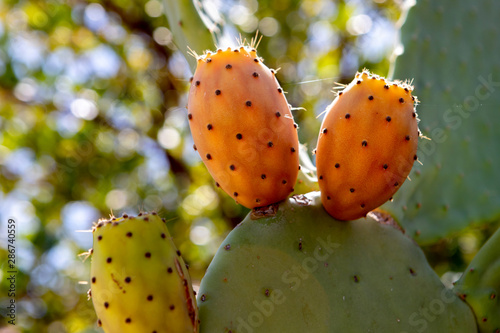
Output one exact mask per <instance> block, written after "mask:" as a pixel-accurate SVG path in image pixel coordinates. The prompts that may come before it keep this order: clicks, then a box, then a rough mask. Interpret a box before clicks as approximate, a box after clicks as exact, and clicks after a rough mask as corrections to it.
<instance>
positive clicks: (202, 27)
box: [163, 0, 220, 72]
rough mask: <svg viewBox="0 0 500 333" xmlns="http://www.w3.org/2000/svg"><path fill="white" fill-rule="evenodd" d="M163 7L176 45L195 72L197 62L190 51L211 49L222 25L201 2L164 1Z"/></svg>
mask: <svg viewBox="0 0 500 333" xmlns="http://www.w3.org/2000/svg"><path fill="white" fill-rule="evenodd" d="M163 5H164V8H165V15H166V17H167V20H168V25H169V28H170V31H171V32H172V37H173V40H174V43H175V45H176V46H177V47H178V48H179V50H180V51H181V52H182V53H183V54H184V57H185V58H186V59H187V61H188V62H189V64H190V66H191V70H192V71H193V72H194V70H195V68H196V61H195V60H194V59H193V58H192V57H190V56H188V53H189V49H190V48H191V49H193V50H194V51H196V52H203V51H205V50H208V49H210V48H211V47H212V45H213V43H214V41H216V40H217V36H218V35H219V34H220V23H218V22H216V21H214V20H212V19H211V17H210V16H209V15H208V14H207V13H206V11H205V8H204V7H203V3H202V2H201V1H193V0H164V1H163ZM214 10H215V9H214V8H212V11H214Z"/></svg>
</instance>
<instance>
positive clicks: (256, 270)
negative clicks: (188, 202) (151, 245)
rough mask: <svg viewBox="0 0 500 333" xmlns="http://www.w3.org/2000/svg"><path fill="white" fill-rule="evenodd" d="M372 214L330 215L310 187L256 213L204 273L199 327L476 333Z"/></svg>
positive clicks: (410, 249)
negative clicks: (346, 217) (342, 217)
mask: <svg viewBox="0 0 500 333" xmlns="http://www.w3.org/2000/svg"><path fill="white" fill-rule="evenodd" d="M275 207H277V205H275ZM259 214H264V215H266V216H267V217H264V218H260V219H258V220H254V218H256V217H258V216H259ZM377 219H379V220H375V219H374V217H373V216H370V217H368V218H367V219H361V220H356V221H352V222H345V221H343V222H341V221H338V220H335V219H333V218H331V217H330V216H329V215H328V214H327V213H326V211H325V210H324V209H323V207H322V205H321V202H320V197H319V194H318V193H317V192H316V193H309V194H307V195H304V196H297V197H292V198H290V199H288V200H287V201H285V202H283V203H281V204H280V205H279V209H278V210H277V211H274V213H273V210H270V211H266V212H263V211H254V212H253V213H252V215H249V216H248V217H247V218H246V219H245V220H244V221H243V222H242V223H241V224H240V225H239V226H237V227H236V228H235V229H234V230H233V231H232V232H231V233H230V234H229V236H228V237H227V238H226V239H225V240H224V242H223V243H222V245H221V247H220V248H219V250H218V252H217V254H216V255H215V258H214V260H213V261H212V263H211V265H210V266H209V268H208V270H207V273H206V275H205V277H204V278H203V281H202V283H201V286H200V291H199V293H198V304H199V309H200V319H201V326H200V329H201V331H203V332H237V333H240V332H245V333H247V332H317V333H321V332H424V331H426V332H454V333H456V332H464V333H471V332H476V323H475V319H474V315H473V314H472V312H471V310H470V308H469V307H468V306H467V305H466V304H465V303H464V302H463V301H462V300H460V299H459V298H458V297H457V296H456V295H455V294H454V293H453V292H452V291H450V290H447V289H445V287H444V286H443V284H442V283H441V282H440V280H439V278H438V276H437V275H436V274H435V273H434V272H433V270H432V269H431V267H430V266H429V265H428V264H427V261H426V259H425V256H424V254H423V252H422V251H421V250H420V249H419V247H418V246H417V245H416V244H415V243H414V242H413V241H412V240H410V239H409V238H408V237H406V236H405V235H403V234H402V233H401V231H400V230H397V229H395V228H394V227H393V226H391V225H388V224H384V222H383V221H385V219H384V218H382V217H380V218H377Z"/></svg>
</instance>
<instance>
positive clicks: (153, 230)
mask: <svg viewBox="0 0 500 333" xmlns="http://www.w3.org/2000/svg"><path fill="white" fill-rule="evenodd" d="M93 235H94V246H93V250H92V264H91V295H92V302H93V304H94V308H95V310H96V313H97V316H98V318H99V319H98V325H99V326H102V328H103V329H104V331H105V332H106V333H136V332H156V333H174V332H175V333H177V332H182V333H188V332H191V333H193V332H197V329H198V318H197V311H196V310H197V308H196V302H195V298H194V293H193V290H192V287H191V280H190V277H189V273H188V271H187V268H186V267H185V263H184V261H183V260H182V258H181V254H180V252H179V251H177V249H176V248H175V245H174V243H173V242H172V240H171V237H170V235H169V233H168V229H167V226H166V225H165V222H164V221H162V219H160V218H159V217H158V216H157V215H156V214H154V213H152V214H141V215H140V216H138V217H129V216H126V215H124V216H123V217H122V218H113V219H111V220H101V221H99V222H98V223H97V224H96V225H95V226H94V228H93Z"/></svg>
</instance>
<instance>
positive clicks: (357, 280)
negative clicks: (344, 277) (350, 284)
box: [354, 275, 359, 283]
mask: <svg viewBox="0 0 500 333" xmlns="http://www.w3.org/2000/svg"><path fill="white" fill-rule="evenodd" d="M354 282H356V283H358V282H359V278H358V276H357V275H354Z"/></svg>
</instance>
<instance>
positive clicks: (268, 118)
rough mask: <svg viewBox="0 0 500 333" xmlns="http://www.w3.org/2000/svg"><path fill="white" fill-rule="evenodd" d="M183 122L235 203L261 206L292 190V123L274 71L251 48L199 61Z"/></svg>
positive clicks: (295, 145)
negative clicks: (186, 114)
mask: <svg viewBox="0 0 500 333" xmlns="http://www.w3.org/2000/svg"><path fill="white" fill-rule="evenodd" d="M188 118H189V125H190V128H191V133H192V135H193V139H194V142H195V146H196V149H197V150H198V152H199V154H200V156H201V158H202V160H203V162H204V163H205V165H206V167H207V168H208V171H209V172H210V174H211V175H212V177H213V178H214V179H215V181H216V184H217V185H218V186H220V187H221V188H222V189H223V190H224V191H225V192H226V193H227V194H229V195H230V196H232V197H233V198H234V199H235V200H236V201H237V202H238V203H240V204H242V205H243V206H246V207H248V208H254V207H260V206H265V205H268V204H272V203H275V202H278V201H280V200H283V199H285V198H286V197H287V196H288V195H289V194H290V193H291V192H293V186H294V184H295V181H296V179H297V175H298V171H299V153H298V152H299V142H298V136H297V130H296V128H297V125H296V124H295V123H294V121H293V116H292V114H291V112H290V107H289V105H288V103H287V101H286V98H285V95H284V92H283V89H282V88H281V87H280V85H279V83H278V81H277V79H276V77H275V72H274V71H273V70H270V69H269V68H268V67H267V66H266V65H264V64H263V63H262V59H261V58H259V56H258V55H257V51H256V50H255V49H254V48H251V47H248V46H241V47H240V48H237V49H234V50H233V49H230V48H228V49H227V50H225V51H223V50H220V49H219V50H218V51H217V52H216V53H210V52H209V53H206V54H205V55H204V56H200V57H198V66H197V68H196V72H195V74H194V77H193V79H192V83H191V87H190V90H189V100H188Z"/></svg>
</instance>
